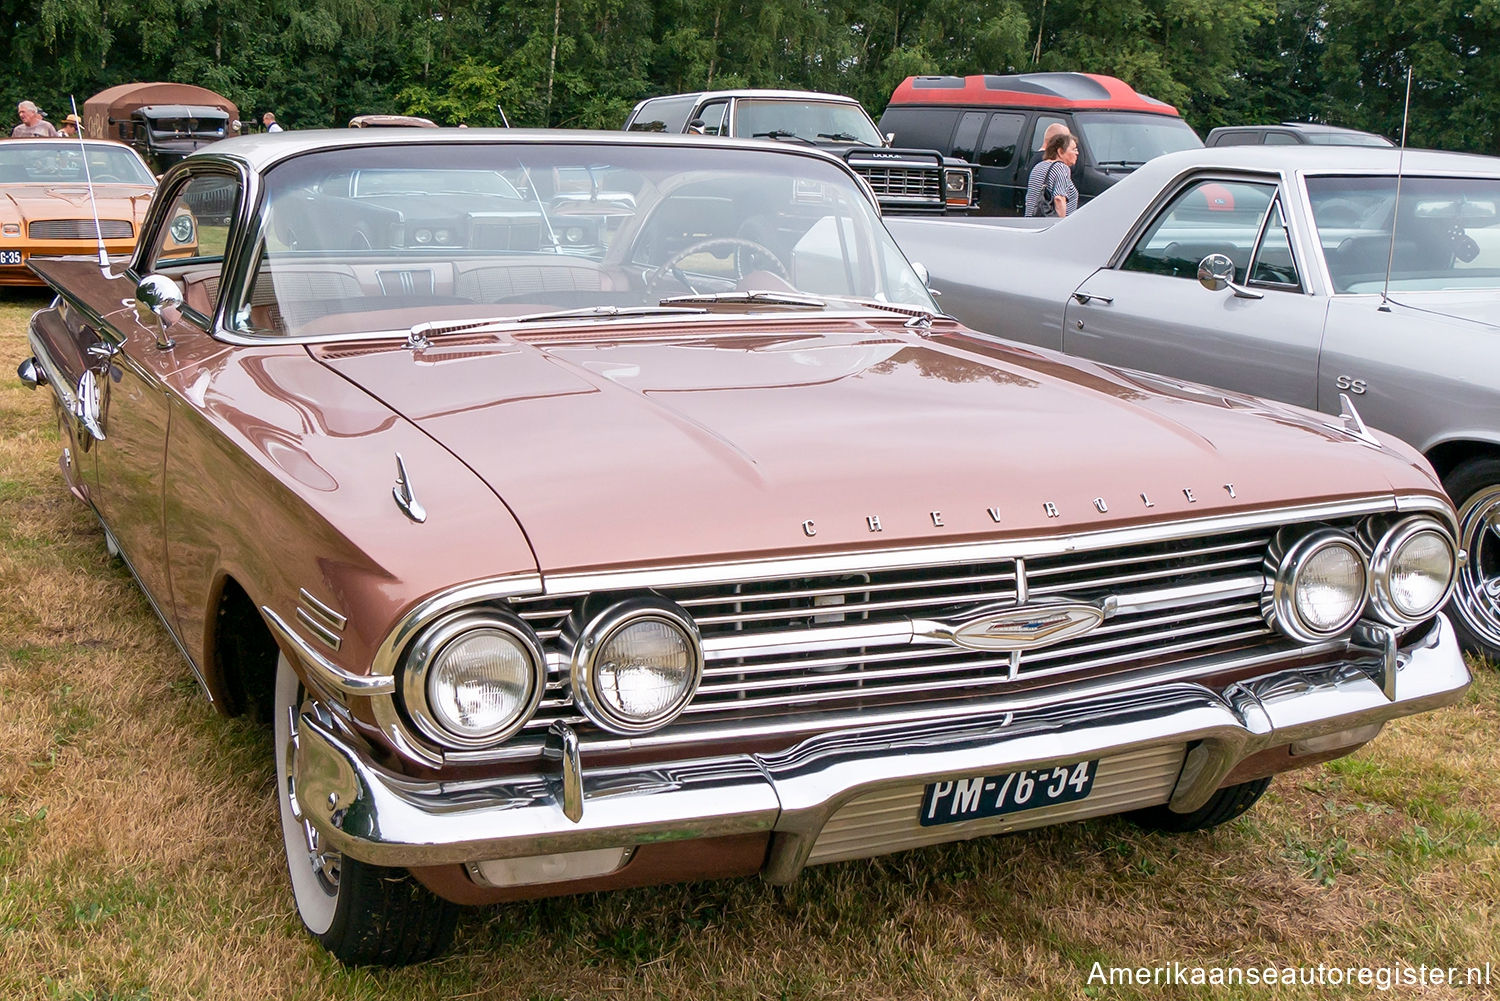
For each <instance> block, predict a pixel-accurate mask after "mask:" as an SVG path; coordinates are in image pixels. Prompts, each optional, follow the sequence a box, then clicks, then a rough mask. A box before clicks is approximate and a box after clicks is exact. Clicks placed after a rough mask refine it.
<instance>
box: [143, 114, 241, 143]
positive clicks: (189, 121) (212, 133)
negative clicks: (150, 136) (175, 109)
mask: <svg viewBox="0 0 1500 1001" xmlns="http://www.w3.org/2000/svg"><path fill="white" fill-rule="evenodd" d="M148 124H149V125H150V126H151V131H152V132H153V133H155V134H156V135H158V136H208V137H213V138H216V139H222V138H223V137H224V135H225V133H226V130H227V128H228V125H229V119H228V117H214V116H212V115H208V116H204V117H202V118H152V119H148Z"/></svg>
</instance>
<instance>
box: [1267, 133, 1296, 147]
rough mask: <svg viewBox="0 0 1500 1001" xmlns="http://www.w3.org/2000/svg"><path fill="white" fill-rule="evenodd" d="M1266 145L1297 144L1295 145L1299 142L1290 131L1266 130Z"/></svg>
mask: <svg viewBox="0 0 1500 1001" xmlns="http://www.w3.org/2000/svg"><path fill="white" fill-rule="evenodd" d="M1266 145H1267V146H1297V145H1299V143H1298V142H1297V137H1296V136H1294V135H1292V134H1291V133H1290V132H1267V133H1266Z"/></svg>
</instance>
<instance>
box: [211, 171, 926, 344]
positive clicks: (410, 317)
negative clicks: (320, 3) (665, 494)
mask: <svg viewBox="0 0 1500 1001" xmlns="http://www.w3.org/2000/svg"><path fill="white" fill-rule="evenodd" d="M435 164H440V166H435ZM264 186H265V203H264V204H265V209H264V212H263V213H262V215H261V219H262V220H263V226H262V229H261V232H260V235H259V238H258V240H257V245H256V250H255V253H254V255H253V257H252V259H251V260H252V261H253V271H252V273H251V274H250V275H249V277H248V280H247V281H245V282H244V283H243V299H242V300H241V302H240V303H239V305H238V307H237V308H234V309H232V310H231V311H230V313H229V316H230V318H231V319H230V322H231V323H232V324H233V325H234V327H235V328H236V329H238V330H240V331H242V332H245V333H255V334H273V335H293V336H338V335H344V334H352V333H360V332H368V331H387V330H398V331H403V332H404V331H406V330H408V329H410V328H411V327H413V326H416V325H418V324H422V323H433V324H438V325H443V326H446V325H452V324H458V323H461V322H462V321H465V320H470V319H486V320H490V319H494V318H497V317H498V318H500V320H501V322H503V319H504V318H505V317H507V316H517V317H519V316H530V315H535V314H538V313H547V312H551V311H559V312H561V311H570V310H571V311H576V310H592V309H596V308H597V307H612V308H613V307H618V308H620V312H619V313H618V314H615V313H614V312H611V311H610V310H600V311H599V313H598V315H601V316H606V317H608V316H613V315H620V316H627V315H630V314H629V313H628V312H627V311H625V310H626V308H635V307H655V306H658V305H659V304H661V303H662V302H663V301H667V300H671V299H673V298H674V297H677V296H684V295H687V296H717V294H718V293H724V292H757V293H766V294H763V295H758V296H744V297H734V296H731V297H721V298H720V299H719V301H718V302H717V303H716V305H715V307H714V309H715V311H716V312H723V311H726V310H731V309H739V310H742V311H747V312H750V311H753V312H770V311H796V310H798V309H802V310H804V311H805V309H806V306H805V305H804V304H802V302H801V300H799V299H797V296H799V295H800V296H804V297H805V296H812V297H816V298H817V299H819V300H821V301H823V302H825V303H826V306H827V308H828V309H830V310H833V309H852V310H865V309H872V308H875V307H872V306H871V305H869V303H876V304H879V303H894V304H898V305H903V306H908V307H911V308H914V309H917V310H922V311H929V312H936V306H935V304H934V303H933V301H932V299H931V297H930V295H929V294H928V292H927V290H926V288H925V286H924V285H923V283H922V282H921V281H920V280H919V279H918V278H917V276H916V274H915V273H914V272H913V271H912V268H911V266H910V265H909V264H908V263H907V261H906V258H905V257H904V256H903V255H902V254H901V252H900V250H899V249H897V247H896V245H895V243H894V241H892V239H891V237H890V235H889V234H888V233H887V232H886V231H885V228H884V227H883V226H882V225H881V222H880V219H879V216H878V215H877V213H876V211H875V209H874V207H873V206H872V205H871V204H870V202H869V201H868V199H867V198H866V197H865V196H864V195H863V194H862V193H861V190H860V188H859V187H858V185H857V183H856V182H855V181H854V180H853V179H852V178H851V177H850V176H849V174H848V173H847V172H846V171H844V170H843V169H841V168H840V166H839V165H838V164H836V163H832V162H829V161H827V160H825V159H823V158H821V157H817V156H811V155H797V154H792V153H778V152H775V151H759V150H746V149H743V148H735V147H708V148H690V147H682V146H660V145H657V146H652V145H635V144H623V143H608V144H601V143H591V144H590V143H561V142H554V143H546V144H540V143H538V144H531V143H525V144H523V143H513V142H507V143H474V142H463V143H446V144H442V145H432V144H420V143H399V144H391V145H385V146H367V147H359V148H338V149H330V150H325V151H322V152H316V153H310V154H304V155H302V156H298V157H295V158H293V159H289V160H286V161H283V162H282V163H280V164H279V165H278V166H275V167H274V168H272V169H271V170H269V171H268V172H267V173H266V175H265V180H264ZM862 300H863V301H864V302H862ZM682 312H683V313H684V314H685V315H686V314H687V313H688V312H691V311H682ZM666 315H667V316H668V317H669V318H670V316H671V315H674V314H671V313H669V314H666ZM669 322H670V321H669Z"/></svg>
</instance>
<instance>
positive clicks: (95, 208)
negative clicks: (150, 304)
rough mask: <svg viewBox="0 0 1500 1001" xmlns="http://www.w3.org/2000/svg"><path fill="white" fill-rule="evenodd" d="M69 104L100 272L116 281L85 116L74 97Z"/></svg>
mask: <svg viewBox="0 0 1500 1001" xmlns="http://www.w3.org/2000/svg"><path fill="white" fill-rule="evenodd" d="M68 104H69V106H70V107H72V109H73V117H75V118H77V119H78V122H79V126H78V156H79V158H80V159H82V160H83V180H84V183H85V184H87V185H88V188H89V209H90V210H92V212H93V213H94V236H95V237H96V238H97V239H98V241H99V270H100V271H102V272H104V277H106V278H110V279H114V278H118V277H120V276H119V275H112V274H110V273H109V251H107V250H105V249H104V228H103V227H102V226H100V225H99V203H98V202H97V201H96V200H95V199H94V175H93V172H92V171H90V170H89V148H88V147H87V146H85V145H84V144H83V116H82V115H80V114H78V100H77V99H76V98H75V97H73V95H71V94H69V95H68Z"/></svg>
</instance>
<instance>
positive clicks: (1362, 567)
mask: <svg viewBox="0 0 1500 1001" xmlns="http://www.w3.org/2000/svg"><path fill="white" fill-rule="evenodd" d="M1269 563H1270V566H1269V567H1268V569H1269V570H1270V573H1269V574H1268V591H1267V593H1266V595H1265V598H1264V599H1263V601H1262V607H1263V611H1264V612H1265V615H1266V618H1267V619H1268V620H1269V621H1270V622H1271V624H1272V625H1274V626H1276V627H1277V628H1278V629H1280V630H1281V631H1282V632H1283V633H1285V634H1286V635H1288V636H1290V637H1291V638H1292V639H1294V640H1297V641H1298V642H1301V643H1317V642H1320V641H1322V640H1326V639H1330V638H1332V637H1334V636H1337V635H1338V634H1339V633H1341V632H1344V631H1345V630H1346V629H1348V628H1349V627H1350V626H1352V625H1353V624H1354V622H1355V620H1356V619H1358V618H1359V616H1360V613H1361V612H1362V611H1363V610H1364V607H1365V599H1366V597H1367V595H1368V594H1369V587H1370V569H1369V564H1368V562H1367V561H1366V558H1365V554H1364V551H1363V550H1362V549H1361V548H1360V547H1359V544H1358V543H1357V542H1355V541H1354V539H1353V538H1352V537H1351V536H1349V535H1346V534H1345V533H1343V532H1340V531H1336V530H1335V529H1331V528H1320V529H1315V530H1314V531H1311V532H1309V533H1307V534H1306V535H1304V536H1302V537H1301V538H1299V539H1297V540H1296V541H1295V542H1292V543H1291V544H1290V545H1286V546H1284V547H1283V546H1281V545H1277V546H1275V547H1273V549H1272V552H1271V555H1270V556H1269Z"/></svg>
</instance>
